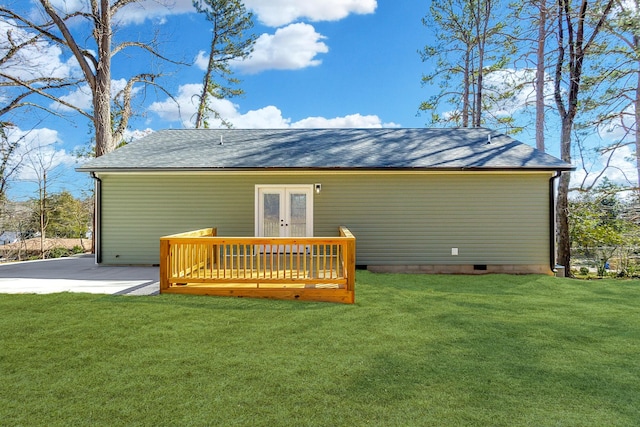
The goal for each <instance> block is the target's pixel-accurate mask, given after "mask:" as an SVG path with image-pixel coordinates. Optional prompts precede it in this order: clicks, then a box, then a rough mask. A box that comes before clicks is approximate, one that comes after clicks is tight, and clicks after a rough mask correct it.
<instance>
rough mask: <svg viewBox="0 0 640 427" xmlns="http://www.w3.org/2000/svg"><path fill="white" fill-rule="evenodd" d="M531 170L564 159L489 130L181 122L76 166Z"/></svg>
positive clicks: (564, 166) (558, 165)
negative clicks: (185, 125) (183, 125)
mask: <svg viewBox="0 0 640 427" xmlns="http://www.w3.org/2000/svg"><path fill="white" fill-rule="evenodd" d="M264 168H275V169H289V168H296V169H425V170H431V169H445V170H446V169H510V170H511V169H534V170H541V169H542V170H569V169H571V168H572V167H571V165H570V164H568V163H566V162H563V161H561V160H559V159H557V158H555V157H553V156H550V155H548V154H546V153H543V152H540V151H538V150H536V149H534V148H533V147H530V146H528V145H526V144H524V143H521V142H519V141H516V140H515V139H513V138H511V137H509V136H506V135H504V134H499V133H495V132H492V131H490V130H488V129H481V128H480V129H468V128H464V129H463V128H455V129H428V128H425V129H185V130H162V131H158V132H154V133H152V134H151V135H149V136H146V137H144V138H142V139H140V140H138V141H135V142H133V143H131V144H129V145H126V146H124V147H122V148H119V149H117V150H115V151H114V152H112V153H109V154H106V155H104V156H101V157H98V158H95V159H92V160H90V161H88V162H87V163H85V164H84V165H82V166H81V167H79V168H78V169H77V170H78V171H82V172H91V171H94V172H98V171H144V170H211V169H264Z"/></svg>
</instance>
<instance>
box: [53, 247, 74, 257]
mask: <svg viewBox="0 0 640 427" xmlns="http://www.w3.org/2000/svg"><path fill="white" fill-rule="evenodd" d="M71 254H72V252H71V251H69V249H67V248H60V247H58V248H53V249H51V250H50V251H49V253H48V254H47V258H62V257H66V256H69V255H71Z"/></svg>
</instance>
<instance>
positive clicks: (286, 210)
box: [254, 184, 313, 237]
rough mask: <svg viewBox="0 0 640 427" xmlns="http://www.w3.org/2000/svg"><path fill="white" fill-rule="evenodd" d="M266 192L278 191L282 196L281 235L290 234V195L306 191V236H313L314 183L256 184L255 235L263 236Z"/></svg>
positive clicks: (286, 235)
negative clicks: (263, 197)
mask: <svg viewBox="0 0 640 427" xmlns="http://www.w3.org/2000/svg"><path fill="white" fill-rule="evenodd" d="M265 193H278V194H280V195H281V197H280V214H281V218H280V221H281V223H282V227H281V232H280V237H288V236H289V222H290V219H291V218H290V216H291V209H290V206H289V196H290V195H291V194H292V193H304V194H305V195H306V196H307V199H306V200H307V206H306V214H307V218H306V236H305V237H312V236H313V184H268V185H256V188H255V217H254V218H255V236H256V237H261V236H262V234H263V232H262V225H263V220H264V204H263V203H262V196H263V195H264V194H265Z"/></svg>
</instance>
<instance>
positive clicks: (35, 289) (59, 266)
mask: <svg viewBox="0 0 640 427" xmlns="http://www.w3.org/2000/svg"><path fill="white" fill-rule="evenodd" d="M158 283H159V268H158V267H138V266H135V267H131V266H122V267H121V266H99V265H97V264H96V263H95V259H94V257H93V255H89V254H84V255H79V256H74V257H69V258H57V259H49V260H38V261H23V262H12V263H6V264H0V293H8V294H16V293H33V294H49V293H56V292H87V293H93V294H117V295H155V294H157V293H158V291H159V284H158Z"/></svg>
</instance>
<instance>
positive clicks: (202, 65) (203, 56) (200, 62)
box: [193, 50, 209, 71]
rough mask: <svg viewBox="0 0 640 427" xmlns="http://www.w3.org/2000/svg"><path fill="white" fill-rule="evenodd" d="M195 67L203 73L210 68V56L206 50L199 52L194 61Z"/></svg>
mask: <svg viewBox="0 0 640 427" xmlns="http://www.w3.org/2000/svg"><path fill="white" fill-rule="evenodd" d="M193 65H195V66H196V67H198V68H199V69H200V70H202V71H206V70H207V67H208V66H209V55H207V52H205V51H204V50H201V51H200V52H198V55H197V56H196V57H195V58H194V60H193Z"/></svg>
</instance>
